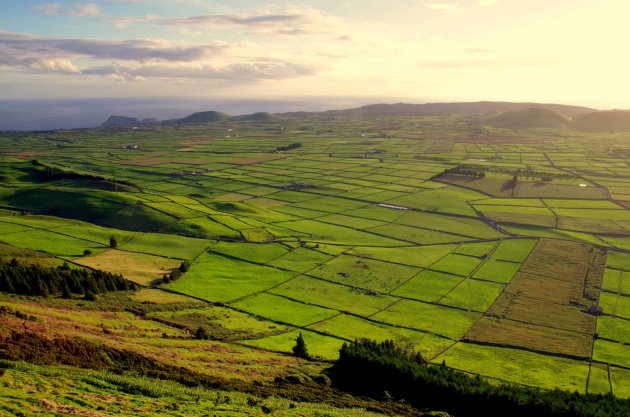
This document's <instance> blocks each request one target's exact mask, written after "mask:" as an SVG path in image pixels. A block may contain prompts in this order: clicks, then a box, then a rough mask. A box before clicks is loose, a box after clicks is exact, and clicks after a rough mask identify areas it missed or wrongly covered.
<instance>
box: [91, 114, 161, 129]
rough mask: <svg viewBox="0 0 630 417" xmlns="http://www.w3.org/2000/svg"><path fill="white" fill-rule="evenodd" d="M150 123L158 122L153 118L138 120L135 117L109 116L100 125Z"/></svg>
mask: <svg viewBox="0 0 630 417" xmlns="http://www.w3.org/2000/svg"><path fill="white" fill-rule="evenodd" d="M151 123H159V120H158V119H153V118H151V119H142V120H140V119H137V118H135V117H127V116H109V119H107V120H106V121H105V122H104V123H103V124H102V125H101V127H121V126H139V125H148V124H151Z"/></svg>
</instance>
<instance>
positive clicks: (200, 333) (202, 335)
mask: <svg viewBox="0 0 630 417" xmlns="http://www.w3.org/2000/svg"><path fill="white" fill-rule="evenodd" d="M195 337H196V338H197V339H200V340H208V339H210V334H208V331H207V330H206V328H205V327H203V326H199V327H198V328H197V331H196V332H195Z"/></svg>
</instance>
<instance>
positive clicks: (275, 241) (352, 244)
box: [0, 115, 630, 397]
mask: <svg viewBox="0 0 630 417" xmlns="http://www.w3.org/2000/svg"><path fill="white" fill-rule="evenodd" d="M462 120H463V119H458V118H450V119H449V118H446V117H444V118H436V117H422V116H408V117H398V116H392V117H391V120H387V123H389V124H390V125H389V126H392V125H393V124H395V126H396V129H389V128H388V129H385V128H384V126H385V124H384V123H385V122H383V120H381V119H379V118H376V117H368V116H366V117H359V116H355V115H345V116H339V117H334V118H333V117H331V118H329V119H323V118H312V119H311V118H304V119H301V118H300V117H298V116H285V117H284V118H277V119H273V120H272V121H266V122H251V121H250V122H244V121H234V120H224V121H219V122H215V123H213V124H211V125H206V126H200V125H185V124H181V125H173V126H161V125H155V126H153V125H147V126H142V127H140V128H138V129H135V130H131V129H126V128H120V129H115V130H107V129H87V130H80V131H79V130H77V131H55V132H48V133H37V132H34V133H29V134H26V133H12V134H8V133H7V134H3V137H2V145H1V147H0V175H1V176H2V178H3V182H2V185H1V186H0V205H1V206H2V209H1V210H0V241H1V243H2V246H1V247H2V248H5V249H3V250H6V254H7V257H17V258H19V259H26V258H28V257H29V256H30V255H26V254H27V253H38V254H39V255H38V256H41V259H48V260H53V259H54V260H55V261H54V262H56V263H57V264H62V263H63V262H64V261H66V262H68V263H69V265H71V266H68V268H70V267H73V268H74V267H80V266H85V267H89V268H96V269H102V270H105V271H110V272H114V273H120V274H123V275H124V276H125V277H126V278H128V279H130V280H132V281H135V282H136V283H137V284H139V285H140V286H141V287H143V288H142V289H139V290H138V291H137V292H136V293H135V294H132V295H129V299H130V300H131V301H129V302H132V303H135V304H133V305H134V306H135V307H134V308H135V309H139V310H133V309H132V311H134V312H138V311H140V310H142V309H146V310H147V311H144V310H143V314H146V316H141V315H140V314H139V313H138V317H146V320H148V321H150V323H154V324H155V328H153V329H149V328H143V327H142V325H141V324H140V323H141V322H142V323H143V321H142V320H140V319H139V318H134V316H133V315H129V316H124V317H123V316H115V317H111V318H110V321H108V322H107V323H108V324H107V326H110V327H111V328H109V327H108V328H107V331H110V332H112V333H116V332H117V331H118V330H117V329H118V328H120V327H121V326H123V325H122V324H121V323H120V322H121V321H123V319H124V320H127V321H128V322H129V323H132V324H133V326H135V327H137V328H138V330H137V333H138V334H139V335H140V336H138V337H140V338H144V337H145V336H146V337H147V338H149V339H150V340H149V339H147V340H144V339H142V340H136V341H135V342H134V343H137V346H136V347H138V346H145V345H146V346H150V348H147V349H149V351H150V352H158V350H159V349H160V347H161V346H168V343H169V342H171V344H177V346H178V347H177V348H176V349H178V350H177V352H179V353H178V355H180V356H177V357H176V358H174V359H173V361H172V362H173V364H174V365H179V364H182V363H184V362H185V359H186V358H189V359H191V360H195V361H199V362H203V361H204V360H205V359H204V358H203V357H202V356H203V354H207V351H208V350H211V349H209V348H207V347H206V346H205V345H203V344H202V343H203V342H202V341H196V342H194V343H195V349H197V350H195V351H191V352H188V353H183V352H186V349H188V348H189V347H190V346H188V345H186V344H185V343H184V342H182V341H180V340H179V339H177V338H178V337H180V336H182V332H184V333H185V332H189V333H193V332H195V330H197V328H199V327H204V328H207V329H209V333H210V335H211V337H213V338H215V339H216V340H217V341H220V343H221V344H220V345H216V346H214V345H213V346H214V348H215V350H220V349H226V350H230V349H233V350H234V351H236V352H245V353H243V355H244V357H246V358H247V359H246V360H244V362H246V363H253V364H254V365H252V367H253V368H252V369H250V371H251V372H252V373H256V375H259V374H262V373H265V372H266V370H265V368H264V366H263V365H260V364H259V362H258V359H254V358H253V357H255V356H256V355H257V354H260V355H262V356H261V357H260V361H263V362H264V360H266V359H265V358H267V356H266V355H274V354H277V353H283V354H287V353H291V350H292V347H293V344H294V341H295V339H296V337H297V335H299V334H300V333H302V334H303V337H304V340H305V341H306V343H307V345H308V348H309V350H310V352H311V355H312V356H314V357H315V358H318V359H321V360H331V359H335V358H336V357H337V353H338V350H339V348H340V347H341V345H342V344H343V343H344V342H350V341H353V340H355V339H358V338H371V339H375V340H379V341H382V340H388V339H392V340H394V341H396V342H397V343H398V344H400V345H401V346H404V347H405V348H407V349H410V350H414V351H419V352H421V353H422V354H423V355H424V357H425V358H427V359H428V360H430V361H431V362H433V363H442V362H443V361H444V362H445V363H446V365H447V366H452V367H454V368H456V369H460V370H463V371H466V372H470V373H473V374H481V375H482V376H486V377H488V378H492V379H493V380H500V381H507V382H513V383H517V384H525V385H530V386H540V387H546V388H554V387H559V388H564V389H571V390H577V391H579V392H587V391H588V392H597V393H609V392H613V393H614V394H617V395H619V396H624V397H630V386H629V385H628V383H627V377H628V370H627V369H628V367H630V349H629V348H628V347H627V346H628V343H630V338H629V337H628V336H627V334H628V333H629V332H630V325H628V323H629V322H630V302H629V301H628V300H630V298H629V297H630V255H628V251H629V250H630V212H629V211H628V208H627V207H630V179H629V178H630V176H628V170H627V168H624V166H625V165H626V164H628V163H630V160H627V158H626V156H627V155H630V145H628V144H627V140H626V138H625V137H623V135H617V134H612V133H611V134H603V133H602V134H594V135H593V136H590V135H585V134H577V133H575V132H571V131H568V130H561V129H560V130H549V131H544V132H543V131H540V130H536V129H532V130H523V131H509V130H507V129H503V130H502V129H499V128H491V127H488V128H487V129H490V130H487V132H490V133H488V134H487V135H485V136H484V135H476V134H475V135H472V134H468V133H470V132H468V133H466V134H462V130H463V129H464V130H465V129H468V128H469V125H467V124H465V123H464V122H463V121H462ZM475 120H476V123H481V124H483V120H484V119H483V118H479V119H478V120H477V119H475ZM466 123H468V122H466ZM471 129H472V128H471ZM484 129H485V128H484ZM493 129H494V130H493ZM228 130H229V132H231V133H230V135H227V136H229V137H226V135H225V133H224V132H226V131H228ZM121 143H134V144H137V148H134V150H130V149H126V148H123V147H121V145H120V144H121ZM294 143H299V144H300V145H301V146H299V147H297V146H296V147H289V148H286V147H287V146H288V145H290V144H294ZM613 150H616V151H613ZM620 150H621V151H620ZM622 151H623V152H622ZM24 152H29V153H27V154H26V153H24ZM27 155H37V158H38V159H37V160H33V159H32V158H31V157H29V156H27ZM53 168H54V169H58V170H61V172H63V175H65V176H66V178H69V179H63V175H61V174H59V175H58V176H51V175H50V174H47V173H50V172H53V171H54V172H58V171H55V170H54V169H53ZM453 168H457V169H455V170H454V171H453ZM447 170H451V171H448V172H446V171H447ZM481 173H483V176H482V175H481ZM87 175H89V178H87V177H85V178H84V177H83V176H87ZM112 237H113V238H114V241H115V242H112ZM6 248H17V249H19V250H31V252H19V251H17V252H14V249H11V251H9V249H6ZM17 249H15V250H17ZM32 251H38V252H32ZM9 254H12V255H9ZM20 254H21V255H20ZM37 259H40V258H37ZM51 262H52V261H51ZM2 297H5V296H2ZM7 297H8V296H7ZM5 299H6V300H8V299H9V298H1V299H0V301H1V302H3V303H4V302H5V301H3V300H5ZM6 302H9V301H6ZM11 303H18V307H19V308H22V309H23V310H25V311H26V310H28V311H29V312H30V311H33V314H35V313H37V314H40V315H44V316H46V317H48V315H52V314H53V312H51V311H49V310H37V307H35V306H33V305H32V304H24V306H26V307H24V306H22V307H20V306H19V302H17V301H11ZM116 303H118V304H116V305H117V306H119V307H120V305H124V302H123V301H120V300H118V301H116ZM138 305H139V306H140V307H138ZM50 308H53V307H50ZM77 308H78V307H77ZM149 310H150V311H149ZM54 314H62V313H54ZM100 318H102V317H100V316H99V319H100ZM68 320H79V321H80V320H87V318H84V317H75V316H73V317H72V318H71V319H68ZM51 321H52V319H51ZM158 323H159V325H158ZM91 325H92V324H90V326H91ZM152 325H153V324H152ZM86 326H87V325H86ZM169 326H170V327H169ZM88 327H89V326H88ZM90 328H91V327H90ZM176 329H179V330H176ZM92 331H93V329H92ZM100 331H101V332H102V330H100ZM150 332H152V333H150ZM153 333H158V335H157V336H155V335H153ZM162 333H164V335H165V336H164V340H162V339H160V337H159V336H161V334H162ZM116 334H118V333H116ZM151 335H153V339H151V338H150V336H151ZM121 337H122V336H121ZM182 337H183V336H182ZM187 343H188V342H187ZM217 343H219V342H217ZM260 352H264V353H260ZM214 353H216V352H214V351H213V354H214ZM156 354H157V353H156ZM248 361H249V362H248ZM291 366H297V365H291ZM243 372H245V371H243ZM274 372H275V371H274ZM272 374H273V375H275V373H273V372H272ZM235 376H236V377H239V378H240V377H243V375H235Z"/></svg>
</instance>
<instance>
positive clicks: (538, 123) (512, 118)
mask: <svg viewBox="0 0 630 417" xmlns="http://www.w3.org/2000/svg"><path fill="white" fill-rule="evenodd" d="M489 123H490V124H491V125H494V126H498V127H505V128H508V129H531V128H537V127H549V128H556V127H563V126H566V125H567V124H568V123H569V118H568V117H566V116H562V115H560V114H558V113H556V112H554V111H552V110H548V109H542V108H528V109H523V110H514V111H509V112H507V113H503V114H499V115H498V116H495V117H493V118H491V119H490V120H489Z"/></svg>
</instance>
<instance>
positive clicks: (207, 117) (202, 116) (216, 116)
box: [177, 111, 230, 124]
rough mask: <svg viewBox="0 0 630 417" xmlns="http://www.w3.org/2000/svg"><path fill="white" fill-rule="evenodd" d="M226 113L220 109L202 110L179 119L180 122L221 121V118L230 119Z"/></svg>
mask: <svg viewBox="0 0 630 417" xmlns="http://www.w3.org/2000/svg"><path fill="white" fill-rule="evenodd" d="M229 118H230V116H228V115H227V114H225V113H221V112H218V111H202V112H198V113H193V114H191V115H189V116H186V117H184V118H183V119H179V120H178V121H177V122H178V123H184V124H187V123H214V122H220V121H221V120H225V119H229Z"/></svg>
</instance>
